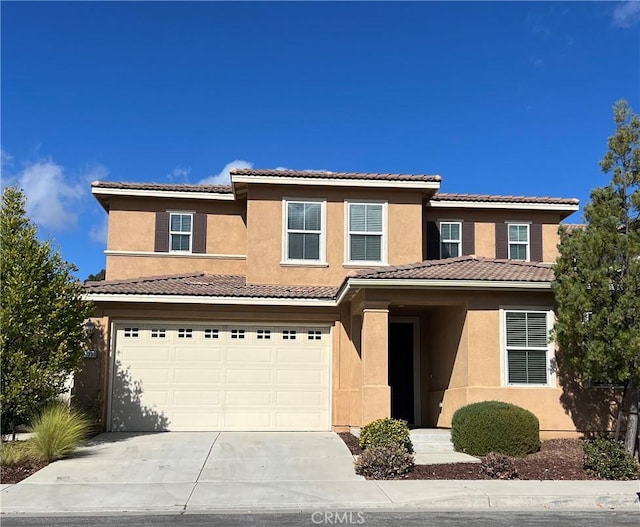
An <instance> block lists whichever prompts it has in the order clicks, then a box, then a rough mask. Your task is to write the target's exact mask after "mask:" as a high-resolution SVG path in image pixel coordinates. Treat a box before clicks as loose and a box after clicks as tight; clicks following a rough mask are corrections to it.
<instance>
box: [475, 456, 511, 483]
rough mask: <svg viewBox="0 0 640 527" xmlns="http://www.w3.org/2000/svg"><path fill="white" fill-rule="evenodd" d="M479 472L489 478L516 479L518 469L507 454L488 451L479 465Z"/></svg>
mask: <svg viewBox="0 0 640 527" xmlns="http://www.w3.org/2000/svg"><path fill="white" fill-rule="evenodd" d="M480 472H481V473H482V474H485V475H487V476H489V477H490V478H491V479H518V471H517V470H516V467H514V466H513V461H511V458H509V457H508V456H505V455H504V454H500V453H498V452H489V453H488V454H487V455H486V456H485V457H484V459H483V460H482V464H481V465H480Z"/></svg>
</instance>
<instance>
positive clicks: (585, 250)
mask: <svg viewBox="0 0 640 527" xmlns="http://www.w3.org/2000/svg"><path fill="white" fill-rule="evenodd" d="M613 115H614V122H615V126H616V129H615V134H614V135H613V136H611V137H610V138H609V141H608V146H609V150H608V151H607V153H606V154H605V156H604V158H603V159H602V161H601V162H600V166H601V168H602V170H603V172H605V173H608V174H609V173H610V174H612V179H611V181H610V182H609V184H608V185H607V186H606V187H600V188H596V189H594V190H593V191H592V192H591V202H590V203H589V204H588V205H587V206H586V207H585V209H584V216H585V220H586V226H585V228H584V229H576V230H573V231H571V232H569V231H567V230H566V229H561V232H560V245H559V250H560V256H559V258H558V260H557V262H556V264H555V266H554V273H555V282H554V284H553V289H554V292H555V296H556V300H557V303H558V312H557V322H556V325H555V330H554V335H555V339H556V341H557V343H558V345H559V354H558V366H559V368H560V371H561V372H562V371H563V370H564V371H565V372H571V373H573V374H575V375H577V376H579V377H580V378H581V380H583V381H591V382H594V381H598V382H607V383H611V384H625V385H627V387H628V390H629V391H630V394H631V401H632V402H631V407H630V412H629V417H628V419H627V434H626V438H625V446H626V449H627V451H628V452H629V453H630V454H633V453H634V450H635V444H636V442H637V435H638V390H639V387H640V228H639V227H640V223H639V216H638V214H639V212H640V117H639V116H638V115H636V114H634V113H633V111H632V110H631V108H629V106H628V105H627V102H626V101H624V100H621V101H618V102H616V104H615V105H614V107H613Z"/></svg>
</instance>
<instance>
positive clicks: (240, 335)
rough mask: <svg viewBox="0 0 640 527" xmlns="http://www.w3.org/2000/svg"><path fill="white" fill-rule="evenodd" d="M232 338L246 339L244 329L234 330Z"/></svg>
mask: <svg viewBox="0 0 640 527" xmlns="http://www.w3.org/2000/svg"><path fill="white" fill-rule="evenodd" d="M231 338H232V339H238V340H242V339H244V329H232V330H231Z"/></svg>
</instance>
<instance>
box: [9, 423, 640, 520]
mask: <svg viewBox="0 0 640 527" xmlns="http://www.w3.org/2000/svg"><path fill="white" fill-rule="evenodd" d="M638 492H640V483H639V482H638V481H626V482H625V481H613V482H607V481H519V480H516V481H495V480H489V481H487V480H482V481H468V480H464V481H441V480H440V481H437V480H424V481H415V480H410V481H399V480H393V481H367V480H365V479H364V478H362V477H360V476H357V475H356V474H355V473H354V470H353V457H352V456H351V454H350V452H349V450H348V449H347V447H346V446H345V445H344V443H343V442H342V440H341V439H340V438H339V437H338V436H337V435H336V434H334V433H330V432H327V433H322V432H317V433H310V432H305V433H293V432H286V433H285V432H266V433H258V432H193V433H191V432H188V433H187V432H185V433H159V434H124V433H121V434H114V433H110V434H102V435H100V436H98V437H97V438H95V439H94V440H92V442H91V443H90V444H89V445H88V446H86V447H83V448H82V449H80V450H79V451H78V453H77V454H76V455H74V457H73V458H70V459H65V460H61V461H57V462H55V463H52V464H51V465H49V466H47V467H45V468H44V469H43V470H41V471H39V472H37V473H36V474H34V475H33V476H31V477H29V478H27V479H26V480H24V481H22V482H21V483H19V484H17V485H10V486H7V487H5V488H3V489H2V491H1V492H0V507H1V510H2V513H3V514H5V515H17V514H20V515H23V514H27V515H31V514H65V513H72V514H85V513H98V514H109V513H116V512H117V513H125V512H147V513H156V514H157V513H178V514H180V513H184V512H187V513H193V512H213V511H217V512H222V511H227V512H248V511H254V512H256V511H281V512H283V511H295V510H298V511H300V510H305V511H313V510H402V511H415V510H434V511H436V510H483V509H484V510H516V509H518V510H522V509H526V510H592V511H593V510H626V511H636V512H637V511H640V505H639V500H638V494H637V493H638ZM5 517H6V516H5Z"/></svg>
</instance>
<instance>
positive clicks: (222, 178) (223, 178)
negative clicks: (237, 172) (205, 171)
mask: <svg viewBox="0 0 640 527" xmlns="http://www.w3.org/2000/svg"><path fill="white" fill-rule="evenodd" d="M234 168H253V163H251V162H249V161H243V160H241V159H236V160H234V161H231V163H227V164H226V165H225V166H224V168H223V169H222V170H221V171H220V172H219V173H218V174H212V175H211V176H209V177H206V178H204V179H202V180H200V181H198V183H199V184H200V185H228V184H229V183H231V175H230V173H229V172H230V171H231V170H232V169H234Z"/></svg>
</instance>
